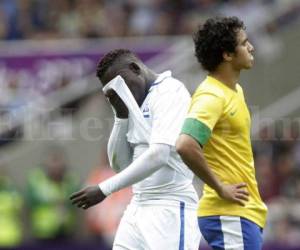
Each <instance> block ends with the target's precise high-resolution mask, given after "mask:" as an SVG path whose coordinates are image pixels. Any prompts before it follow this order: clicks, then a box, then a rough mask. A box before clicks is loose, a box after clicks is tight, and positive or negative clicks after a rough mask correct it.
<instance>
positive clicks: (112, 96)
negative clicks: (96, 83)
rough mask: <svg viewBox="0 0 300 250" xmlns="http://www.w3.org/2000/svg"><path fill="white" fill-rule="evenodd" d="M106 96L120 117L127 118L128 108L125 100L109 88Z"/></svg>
mask: <svg viewBox="0 0 300 250" xmlns="http://www.w3.org/2000/svg"><path fill="white" fill-rule="evenodd" d="M105 96H106V97H107V98H108V100H109V102H110V104H111V105H112V106H113V108H114V109H115V111H116V115H117V117H118V118H121V119H126V118H128V108H127V106H126V105H125V103H124V102H123V100H122V99H121V98H120V97H119V96H118V94H117V93H116V92H115V91H114V90H113V89H109V90H108V91H107V92H106V94H105Z"/></svg>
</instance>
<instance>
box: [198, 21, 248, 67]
mask: <svg viewBox="0 0 300 250" xmlns="http://www.w3.org/2000/svg"><path fill="white" fill-rule="evenodd" d="M240 29H245V26H244V23H243V22H242V21H241V20H240V19H238V18H237V17H215V18H209V19H208V20H207V21H206V22H205V23H204V24H203V25H202V26H200V27H199V29H198V30H197V31H196V32H195V34H194V44H195V56H196V58H197V60H198V62H199V63H200V64H201V65H202V67H203V68H204V69H205V70H207V71H209V72H212V71H214V70H215V69H216V68H217V67H218V65H219V64H220V63H221V62H222V61H223V53H224V52H234V51H235V48H236V46H237V39H236V38H237V33H238V31H239V30H240Z"/></svg>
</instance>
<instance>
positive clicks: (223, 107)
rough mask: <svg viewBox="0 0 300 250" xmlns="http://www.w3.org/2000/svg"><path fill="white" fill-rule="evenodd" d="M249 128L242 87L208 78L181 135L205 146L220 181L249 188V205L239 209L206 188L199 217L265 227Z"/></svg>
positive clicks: (210, 162) (249, 121) (210, 163)
mask: <svg viewBox="0 0 300 250" xmlns="http://www.w3.org/2000/svg"><path fill="white" fill-rule="evenodd" d="M250 126H251V118H250V114H249V110H248V108H247V105H246V103H245V99H244V94H243V90H242V88H241V86H240V85H239V84H236V89H235V90H233V89H231V88H229V87H228V86H226V85H225V84H223V83H222V82H220V81H218V80H217V79H215V78H213V77H211V76H207V78H206V79H205V80H204V81H203V82H202V84H201V85H200V86H199V87H198V88H197V90H196V91H195V93H194V94H193V97H192V101H191V105H190V108H189V111H188V115H187V118H186V119H185V122H184V125H183V128H182V133H183V134H188V135H190V136H192V137H193V138H194V139H196V140H197V141H198V142H199V144H201V145H202V147H203V152H204V156H205V159H206V161H207V163H208V165H209V166H210V167H211V169H212V170H213V172H214V173H215V174H216V175H217V176H218V178H219V179H220V181H222V182H223V183H226V184H236V183H241V182H245V183H246V184H247V190H248V192H249V201H247V202H246V205H245V206H244V207H243V206H240V205H238V204H236V203H233V202H229V201H226V200H224V199H222V198H220V197H219V196H218V194H217V193H216V191H215V190H213V189H212V188H210V187H209V186H208V185H204V190H203V196H202V198H201V199H200V203H199V208H198V216H200V217H203V216H216V215H220V216H221V215H228V216H239V217H244V218H246V219H248V220H250V221H253V222H255V223H256V224H257V225H259V226H260V227H264V225H265V222H266V215H267V207H266V205H265V204H264V202H263V201H262V199H261V197H260V195H259V191H258V186H257V182H256V178H255V168H254V160H253V153H252V148H251V140H250Z"/></svg>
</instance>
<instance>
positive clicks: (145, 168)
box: [71, 49, 200, 250]
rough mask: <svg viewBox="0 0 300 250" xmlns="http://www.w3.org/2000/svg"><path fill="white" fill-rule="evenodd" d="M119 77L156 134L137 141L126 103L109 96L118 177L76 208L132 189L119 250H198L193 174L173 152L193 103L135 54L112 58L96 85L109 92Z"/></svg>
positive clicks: (78, 200)
mask: <svg viewBox="0 0 300 250" xmlns="http://www.w3.org/2000/svg"><path fill="white" fill-rule="evenodd" d="M118 75H119V76H121V77H122V78H123V79H124V81H125V83H126V85H127V87H128V88H129V90H130V92H131V93H132V96H133V97H134V99H135V101H136V103H137V104H138V106H139V108H140V110H141V112H142V114H143V116H141V117H142V119H144V121H143V122H145V124H147V126H148V127H149V128H150V129H149V131H148V132H149V135H148V138H147V140H145V138H143V137H142V136H139V133H135V132H136V131H137V130H138V129H139V127H138V125H137V123H136V122H134V121H132V120H131V118H132V117H131V115H130V112H129V110H128V108H127V106H126V105H125V103H124V101H123V100H122V99H121V98H120V97H119V96H118V95H117V94H116V92H115V91H114V90H109V91H107V92H106V97H107V98H108V99H109V101H110V104H111V105H112V107H113V109H114V113H115V123H114V127H113V129H112V132H111V135H110V138H109V142H108V156H109V159H110V164H111V167H112V168H113V169H114V170H115V171H116V172H118V173H117V174H116V175H115V176H113V177H111V178H109V179H107V180H106V181H104V182H102V183H100V184H99V185H96V186H90V187H87V188H84V189H82V190H81V191H79V192H76V193H74V194H73V195H72V196H71V200H72V202H73V204H76V205H77V206H78V207H81V208H83V209H87V208H89V207H91V206H93V205H96V204H97V203H99V202H101V201H103V200H104V199H105V197H107V196H108V195H110V194H111V193H113V192H116V191H118V190H120V189H122V188H125V187H128V186H130V185H132V187H133V198H132V200H131V202H130V204H129V205H128V208H127V209H126V211H125V213H124V215H123V217H122V219H121V222H120V225H119V228H118V231H117V233H116V237H115V240H114V244H113V249H114V250H121V249H122V250H123V249H127V250H129V249H130V250H145V249H149V250H150V249H153V250H187V249H189V250H196V249H198V247H199V242H200V233H199V230H198V224H197V215H196V207H197V200H198V199H197V194H196V192H195V189H194V187H193V186H192V179H193V174H192V172H191V171H190V170H189V169H188V168H187V167H186V166H185V165H184V163H183V162H182V161H181V159H180V157H179V155H178V154H177V153H176V150H175V142H176V139H177V137H178V135H179V133H180V129H181V127H182V125H183V120H184V117H185V115H186V113H187V110H188V106H189V103H190V95H189V93H188V91H187V90H186V88H185V87H184V85H183V84H182V83H181V82H180V81H178V80H177V79H175V78H173V77H172V76H171V72H170V71H167V72H164V73H162V74H156V73H154V72H153V71H152V70H150V69H149V68H148V67H146V66H145V65H144V64H143V63H142V61H141V60H140V59H139V58H138V57H137V56H136V55H134V54H133V53H132V52H131V51H129V50H123V49H118V50H113V51H111V52H109V53H108V54H106V55H105V56H104V58H103V59H102V60H101V61H100V62H99V64H98V67H97V77H98V78H99V80H100V81H101V82H102V84H103V85H104V86H106V85H107V83H109V82H110V81H111V80H112V79H115V77H117V76H118Z"/></svg>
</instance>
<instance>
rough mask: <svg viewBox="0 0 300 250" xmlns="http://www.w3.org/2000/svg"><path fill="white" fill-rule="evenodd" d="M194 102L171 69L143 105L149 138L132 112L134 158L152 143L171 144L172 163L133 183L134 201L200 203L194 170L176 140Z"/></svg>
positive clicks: (130, 130)
mask: <svg viewBox="0 0 300 250" xmlns="http://www.w3.org/2000/svg"><path fill="white" fill-rule="evenodd" d="M189 103H190V94H189V93H188V91H187V89H186V88H185V86H184V85H183V84H182V83H181V82H180V81H178V80H177V79H175V78H173V77H172V76H171V72H170V71H166V72H164V73H163V74H160V75H159V77H158V78H157V79H156V81H155V82H154V83H153V84H152V85H151V87H150V89H149V93H148V95H147V96H146V99H145V100H144V102H143V104H142V106H141V107H140V109H141V111H142V114H143V117H142V118H141V119H144V122H145V123H146V124H147V128H148V130H149V133H148V134H147V137H148V138H147V140H145V136H140V135H141V133H139V129H140V128H139V126H138V124H137V123H136V122H135V120H134V119H132V117H130V116H129V125H128V133H127V140H128V142H129V143H130V145H131V147H132V149H133V161H134V160H135V159H137V158H138V157H139V156H140V155H141V154H143V152H145V151H146V150H147V149H148V148H149V146H150V145H151V144H167V145H170V146H171V153H170V156H169V159H168V163H167V164H166V165H165V166H163V167H161V168H160V169H159V170H158V171H156V172H155V173H153V174H152V175H150V176H149V177H147V178H146V179H144V180H142V181H140V182H138V183H136V184H134V185H133V194H134V197H133V201H135V202H138V203H147V204H153V203H156V202H157V203H161V202H163V203H169V204H170V203H172V201H175V202H176V203H177V202H178V201H180V202H185V203H186V206H189V205H190V206H196V204H197V201H198V197H197V194H196V192H195V189H194V187H193V186H192V179H193V173H192V172H191V171H190V170H189V169H188V168H187V166H186V165H185V164H184V163H183V162H182V160H181V158H180V156H179V155H178V154H177V152H176V150H175V143H176V140H177V138H178V135H179V133H180V130H181V127H182V125H183V121H184V117H185V115H186V113H187V110H188V106H189Z"/></svg>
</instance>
